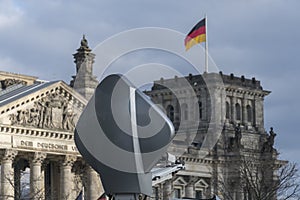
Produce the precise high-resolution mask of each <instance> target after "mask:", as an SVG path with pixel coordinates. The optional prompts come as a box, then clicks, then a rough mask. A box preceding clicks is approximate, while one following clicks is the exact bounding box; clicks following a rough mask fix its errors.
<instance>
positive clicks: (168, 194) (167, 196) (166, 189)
mask: <svg viewBox="0 0 300 200" xmlns="http://www.w3.org/2000/svg"><path fill="white" fill-rule="evenodd" d="M171 199H172V182H171V181H170V180H167V181H165V183H164V185H163V200H171Z"/></svg>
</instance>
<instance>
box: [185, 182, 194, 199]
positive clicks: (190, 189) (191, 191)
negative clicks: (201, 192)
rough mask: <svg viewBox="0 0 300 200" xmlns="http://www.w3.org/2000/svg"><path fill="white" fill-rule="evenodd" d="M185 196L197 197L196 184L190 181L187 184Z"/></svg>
mask: <svg viewBox="0 0 300 200" xmlns="http://www.w3.org/2000/svg"><path fill="white" fill-rule="evenodd" d="M185 197H187V198H195V195H194V185H193V184H192V183H189V184H188V185H186V186H185Z"/></svg>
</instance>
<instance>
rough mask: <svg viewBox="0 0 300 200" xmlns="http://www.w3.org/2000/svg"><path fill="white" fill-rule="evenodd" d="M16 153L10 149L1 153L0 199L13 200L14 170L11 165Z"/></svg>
mask: <svg viewBox="0 0 300 200" xmlns="http://www.w3.org/2000/svg"><path fill="white" fill-rule="evenodd" d="M17 153H18V152H17V151H15V150H12V149H6V150H4V151H3V157H2V160H1V193H0V194H1V196H0V197H1V198H0V199H5V200H14V169H13V167H12V163H13V160H14V159H15V157H16V155H17Z"/></svg>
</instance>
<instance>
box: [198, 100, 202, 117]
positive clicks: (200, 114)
mask: <svg viewBox="0 0 300 200" xmlns="http://www.w3.org/2000/svg"><path fill="white" fill-rule="evenodd" d="M198 106H199V118H200V119H202V118H203V113H202V110H203V108H202V102H201V101H199V102H198Z"/></svg>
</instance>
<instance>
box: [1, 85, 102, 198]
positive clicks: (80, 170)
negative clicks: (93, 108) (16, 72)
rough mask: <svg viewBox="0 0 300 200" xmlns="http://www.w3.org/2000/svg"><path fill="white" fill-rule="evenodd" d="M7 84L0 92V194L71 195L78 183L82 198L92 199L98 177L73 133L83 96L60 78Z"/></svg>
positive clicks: (98, 191)
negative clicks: (87, 162) (55, 80)
mask: <svg viewBox="0 0 300 200" xmlns="http://www.w3.org/2000/svg"><path fill="white" fill-rule="evenodd" d="M9 87H15V88H12V90H11V91H7V90H2V91H0V113H1V114H0V163H1V175H0V176H1V177H0V179H1V181H0V188H1V189H0V199H10V200H12V199H20V197H21V196H22V195H24V192H25V193H26V191H27V193H28V196H27V197H28V199H33V200H35V199H39V200H40V199H49V200H55V199H60V200H62V199H75V198H76V197H77V195H78V194H79V193H80V191H81V190H82V189H83V188H84V190H85V196H86V197H87V198H88V199H93V198H89V197H94V198H98V197H99V196H100V195H101V192H102V191H103V190H102V188H101V187H102V186H101V182H100V177H99V175H98V174H97V173H95V172H94V171H93V170H92V169H91V168H90V167H89V166H88V165H87V164H86V163H85V162H84V160H83V159H82V157H81V155H80V154H79V152H78V151H77V148H76V146H75V144H74V137H73V135H74V134H73V131H74V128H75V123H76V121H77V120H78V117H79V115H80V113H81V112H82V110H83V108H84V107H85V104H86V100H85V99H84V98H83V97H82V96H81V95H79V94H78V93H76V92H75V91H74V90H73V89H72V88H70V87H69V86H68V85H66V84H65V83H64V82H62V81H58V82H40V81H35V82H34V83H33V84H26V83H22V84H17V85H12V86H8V88H9ZM13 89H14V90H13ZM16 90H17V92H15V91H16ZM3 96H5V98H2V97H3ZM1 98H2V99H1ZM25 169H27V171H29V177H27V178H26V177H25V179H26V180H25V181H27V182H29V185H27V186H26V185H24V176H23V174H24V173H23V172H24V170H25ZM91 180H92V181H91Z"/></svg>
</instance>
